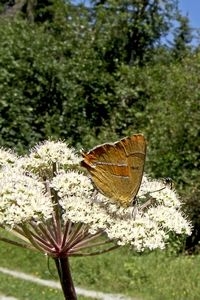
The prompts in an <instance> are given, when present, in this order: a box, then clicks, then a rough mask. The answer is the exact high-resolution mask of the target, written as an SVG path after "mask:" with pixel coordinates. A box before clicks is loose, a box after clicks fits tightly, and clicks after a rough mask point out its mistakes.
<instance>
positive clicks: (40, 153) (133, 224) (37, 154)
mask: <svg viewBox="0 0 200 300" xmlns="http://www.w3.org/2000/svg"><path fill="white" fill-rule="evenodd" d="M79 161H80V159H79V158H78V157H77V156H76V155H75V154H74V152H73V150H72V149H69V148H68V146H67V145H66V144H64V143H63V142H52V141H47V142H45V143H44V144H40V145H38V146H37V147H35V148H34V149H33V151H32V152H31V153H30V155H29V156H26V157H25V158H21V159H17V161H16V166H17V167H16V170H17V171H16V173H15V168H14V167H13V168H12V169H11V168H6V167H5V168H2V170H1V172H0V224H7V225H8V224H9V225H11V226H14V224H19V223H20V222H22V223H23V222H26V220H31V219H34V220H36V221H38V222H39V221H41V222H43V221H44V220H45V219H48V218H50V216H51V213H52V210H53V204H52V197H51V194H48V195H47V194H46V192H45V182H44V181H43V178H41V177H39V176H40V175H41V171H42V170H43V169H45V168H49V169H51V168H52V164H53V163H56V164H58V165H59V171H58V172H57V173H56V174H55V173H54V174H53V176H50V177H49V178H47V180H48V184H49V188H50V189H49V191H50V190H51V189H53V190H54V191H56V192H57V195H58V201H59V204H60V206H61V207H62V218H63V221H64V222H67V221H68V220H71V221H72V222H73V223H82V224H85V225H87V226H86V227H87V228H88V231H89V233H90V234H95V233H98V232H99V231H102V232H104V233H106V234H107V236H108V238H109V239H111V240H113V241H115V242H116V243H118V244H119V245H125V244H129V245H132V246H133V247H134V248H135V249H137V250H138V251H143V250H144V249H145V248H149V249H155V248H161V249H162V248H164V246H165V243H166V240H167V239H168V235H169V233H170V232H175V233H177V234H182V233H184V234H190V231H191V227H190V223H189V222H188V221H187V220H186V219H185V217H184V215H183V214H182V212H181V210H180V208H181V202H180V200H179V198H178V197H177V195H176V193H175V191H174V190H173V189H170V187H168V186H165V184H164V183H163V182H161V181H152V180H150V179H149V178H148V177H146V176H144V178H143V181H142V184H141V188H140V191H139V193H138V196H137V205H135V206H134V207H133V206H130V207H128V208H123V207H120V206H119V204H118V203H117V201H116V202H113V201H112V202H111V200H110V199H108V198H106V197H104V196H103V195H101V194H99V193H98V192H97V191H96V190H95V189H94V187H93V185H92V183H91V181H90V179H89V178H88V177H87V176H86V175H84V174H83V173H81V172H80V171H78V170H75V169H74V168H73V166H74V165H77V164H78V163H79ZM19 166H21V168H20V167H19ZM66 166H67V168H66ZM20 169H21V172H20ZM26 170H28V171H29V172H30V170H31V172H33V173H35V174H36V176H34V175H30V173H25V171H26ZM151 200H152V201H151ZM144 202H148V204H147V205H146V206H145V204H144ZM40 218H41V219H40ZM62 223H63V222H62Z"/></svg>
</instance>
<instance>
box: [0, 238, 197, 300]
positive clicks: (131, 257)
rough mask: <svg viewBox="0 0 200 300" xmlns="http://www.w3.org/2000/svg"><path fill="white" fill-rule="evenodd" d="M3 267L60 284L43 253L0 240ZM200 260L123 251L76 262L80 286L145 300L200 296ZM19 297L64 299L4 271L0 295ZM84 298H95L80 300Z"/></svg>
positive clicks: (189, 299) (190, 299)
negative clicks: (56, 281)
mask: <svg viewBox="0 0 200 300" xmlns="http://www.w3.org/2000/svg"><path fill="white" fill-rule="evenodd" d="M0 245H1V247H0V266H1V267H5V268H9V269H13V270H18V271H21V272H25V273H29V274H31V275H35V276H37V277H39V278H43V279H51V280H57V273H56V270H55V267H54V263H53V261H51V260H50V261H49V262H48V260H47V259H46V257H45V256H44V255H42V254H40V253H36V252H33V251H27V250H23V249H20V248H17V247H15V246H12V245H8V244H5V243H3V242H0ZM199 267H200V257H199V256H183V255H180V256H171V255H169V254H167V253H166V252H159V251H157V252H153V253H150V254H142V255H140V254H135V253H133V252H132V251H131V250H130V249H127V248H121V249H118V250H115V251H113V252H110V253H107V254H103V255H100V256H95V257H84V258H83V257H82V258H71V268H72V275H73V278H74V281H75V285H77V286H79V287H83V288H86V289H91V290H97V291H102V292H110V293H122V294H125V295H129V296H132V297H135V298H139V299H143V300H160V299H162V300H197V299H199V298H200V296H199V295H200V271H199ZM1 293H4V294H6V295H10V296H15V297H17V298H18V299H21V300H22V299H23V300H25V299H27V300H28V299H31V300H34V299H40V300H43V299H45V300H48V299H54V300H61V299H62V300H63V297H62V293H61V291H59V290H55V289H52V288H47V287H42V286H39V285H36V284H33V283H30V282H26V281H23V280H19V279H15V278H13V277H11V276H8V275H4V274H1V273H0V294H1ZM79 299H80V300H86V299H88V300H89V299H90V300H91V298H84V297H79Z"/></svg>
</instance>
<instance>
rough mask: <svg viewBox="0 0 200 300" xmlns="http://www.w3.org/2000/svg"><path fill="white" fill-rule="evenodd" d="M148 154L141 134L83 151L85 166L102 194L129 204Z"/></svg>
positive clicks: (122, 203)
mask: <svg viewBox="0 0 200 300" xmlns="http://www.w3.org/2000/svg"><path fill="white" fill-rule="evenodd" d="M145 154H146V142H145V139H144V137H143V136H142V135H140V134H138V135H133V136H131V137H127V138H124V139H122V140H120V141H118V142H116V143H114V144H103V145H100V146H97V147H96V148H94V149H92V150H90V151H89V152H88V153H85V154H83V158H84V159H83V161H82V166H84V167H86V168H87V170H88V171H89V172H90V174H91V177H92V180H93V182H94V184H95V186H96V187H97V189H99V191H100V192H101V193H102V194H104V195H105V196H107V197H109V198H111V199H113V200H115V201H116V202H119V203H120V204H121V205H122V206H129V205H130V204H131V203H132V201H133V200H134V198H135V196H136V194H137V192H138V190H139V187H140V184H141V180H142V175H143V169H144V161H145Z"/></svg>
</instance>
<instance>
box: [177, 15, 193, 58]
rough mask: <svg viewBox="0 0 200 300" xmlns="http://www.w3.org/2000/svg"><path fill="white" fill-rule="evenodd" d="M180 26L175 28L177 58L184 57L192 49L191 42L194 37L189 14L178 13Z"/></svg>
mask: <svg viewBox="0 0 200 300" xmlns="http://www.w3.org/2000/svg"><path fill="white" fill-rule="evenodd" d="M177 20H178V21H179V26H178V27H177V28H176V29H175V34H174V40H173V43H172V46H173V53H174V56H175V58H178V59H180V58H183V57H184V56H185V55H186V54H187V53H188V52H189V50H190V47H189V44H190V43H191V41H192V39H193V35H192V29H191V27H190V25H189V19H188V17H187V16H181V15H180V14H179V15H178V18H177Z"/></svg>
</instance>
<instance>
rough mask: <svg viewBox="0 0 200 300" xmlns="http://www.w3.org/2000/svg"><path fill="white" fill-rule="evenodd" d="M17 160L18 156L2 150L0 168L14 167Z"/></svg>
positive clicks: (0, 152) (0, 151)
mask: <svg viewBox="0 0 200 300" xmlns="http://www.w3.org/2000/svg"><path fill="white" fill-rule="evenodd" d="M16 160H17V156H16V155H15V154H14V153H13V152H12V151H10V150H5V149H3V148H0V167H2V166H5V165H12V164H14V163H15V161H16Z"/></svg>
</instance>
